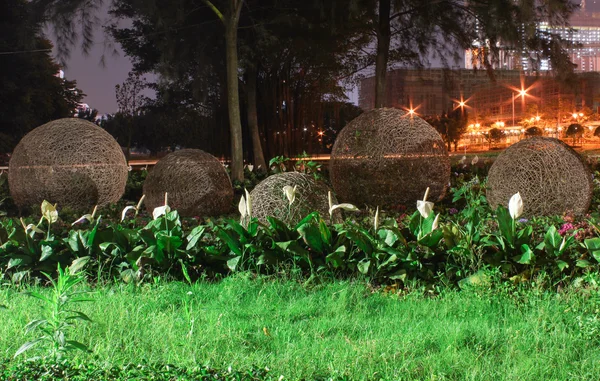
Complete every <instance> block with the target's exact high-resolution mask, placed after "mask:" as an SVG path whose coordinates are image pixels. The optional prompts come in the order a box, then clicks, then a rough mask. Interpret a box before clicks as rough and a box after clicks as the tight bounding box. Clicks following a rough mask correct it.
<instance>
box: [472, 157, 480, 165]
mask: <svg viewBox="0 0 600 381" xmlns="http://www.w3.org/2000/svg"><path fill="white" fill-rule="evenodd" d="M477 163H479V156H477V155H475V157H474V158H473V160H471V165H475V164H477Z"/></svg>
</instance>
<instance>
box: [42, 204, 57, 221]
mask: <svg viewBox="0 0 600 381" xmlns="http://www.w3.org/2000/svg"><path fill="white" fill-rule="evenodd" d="M41 210H42V216H43V217H44V218H45V219H46V221H48V223H49V224H53V223H55V222H56V221H58V211H57V210H56V204H54V205H52V204H51V203H49V202H48V201H46V200H44V201H42V206H41Z"/></svg>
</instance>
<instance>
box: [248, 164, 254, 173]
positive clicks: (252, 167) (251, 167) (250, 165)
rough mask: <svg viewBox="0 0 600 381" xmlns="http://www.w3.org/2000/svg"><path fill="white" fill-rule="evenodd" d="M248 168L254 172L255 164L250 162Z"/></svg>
mask: <svg viewBox="0 0 600 381" xmlns="http://www.w3.org/2000/svg"><path fill="white" fill-rule="evenodd" d="M248 170H249V171H250V172H252V171H253V170H254V166H253V165H252V164H248Z"/></svg>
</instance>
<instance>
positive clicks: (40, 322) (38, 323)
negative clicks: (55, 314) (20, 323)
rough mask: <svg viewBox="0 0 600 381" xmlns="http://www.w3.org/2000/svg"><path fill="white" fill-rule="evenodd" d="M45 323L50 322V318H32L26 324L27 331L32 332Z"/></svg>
mask: <svg viewBox="0 0 600 381" xmlns="http://www.w3.org/2000/svg"><path fill="white" fill-rule="evenodd" d="M45 324H48V320H46V319H35V320H32V321H30V322H29V323H27V325H26V326H25V333H30V332H32V331H34V330H35V329H37V327H39V326H41V325H45Z"/></svg>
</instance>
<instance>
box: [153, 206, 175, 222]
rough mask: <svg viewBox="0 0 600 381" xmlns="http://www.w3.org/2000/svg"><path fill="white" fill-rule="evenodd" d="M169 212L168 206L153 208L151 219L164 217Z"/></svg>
mask: <svg viewBox="0 0 600 381" xmlns="http://www.w3.org/2000/svg"><path fill="white" fill-rule="evenodd" d="M170 211H171V208H170V207H169V205H163V206H158V207H156V208H154V210H153V211H152V218H154V219H155V220H156V219H157V218H158V217H160V216H162V215H166V214H167V213H169V212H170Z"/></svg>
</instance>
